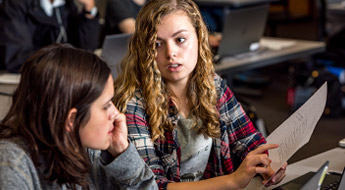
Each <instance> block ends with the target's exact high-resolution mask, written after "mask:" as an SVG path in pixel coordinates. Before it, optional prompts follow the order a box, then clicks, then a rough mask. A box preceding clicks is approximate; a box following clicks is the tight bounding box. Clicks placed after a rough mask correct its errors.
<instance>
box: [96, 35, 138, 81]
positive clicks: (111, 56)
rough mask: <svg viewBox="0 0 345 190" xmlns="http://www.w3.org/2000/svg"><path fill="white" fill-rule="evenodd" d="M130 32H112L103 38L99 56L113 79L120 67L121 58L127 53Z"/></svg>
mask: <svg viewBox="0 0 345 190" xmlns="http://www.w3.org/2000/svg"><path fill="white" fill-rule="evenodd" d="M131 36H132V34H112V35H107V36H105V38H104V42H103V46H102V53H101V58H102V59H103V60H104V61H105V62H106V63H107V64H108V66H109V67H110V69H111V74H112V76H113V78H114V79H115V78H116V77H117V75H118V72H119V69H120V63H121V60H122V59H123V58H124V56H125V55H126V53H127V49H128V43H129V39H130V38H131Z"/></svg>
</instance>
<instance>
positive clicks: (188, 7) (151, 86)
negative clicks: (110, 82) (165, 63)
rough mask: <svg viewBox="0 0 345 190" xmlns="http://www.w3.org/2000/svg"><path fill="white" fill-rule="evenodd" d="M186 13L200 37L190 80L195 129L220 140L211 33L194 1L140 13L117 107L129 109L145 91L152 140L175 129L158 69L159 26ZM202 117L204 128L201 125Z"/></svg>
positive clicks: (167, 2) (170, 0)
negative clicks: (138, 92) (168, 17)
mask: <svg viewBox="0 0 345 190" xmlns="http://www.w3.org/2000/svg"><path fill="white" fill-rule="evenodd" d="M175 11H183V12H185V13H186V15H188V16H189V17H190V20H191V22H192V24H193V26H194V28H195V31H196V33H197V37H198V49H199V52H198V62H197V64H196V67H195V69H194V71H193V73H192V77H191V78H190V81H189V87H188V92H187V97H189V104H190V107H191V112H190V113H191V114H192V115H193V116H194V118H195V119H194V120H195V121H194V126H193V130H195V131H196V132H197V133H199V134H200V133H202V134H205V135H207V136H210V137H219V135H220V129H219V113H218V110H217V108H216V106H217V92H216V88H215V85H214V75H215V71H214V67H213V63H212V53H211V50H210V48H209V43H208V31H207V28H206V26H205V24H204V22H203V20H202V17H201V14H200V12H199V9H198V7H197V5H196V4H195V3H194V2H193V1H192V0H151V1H149V2H148V3H147V4H146V5H145V6H144V7H143V8H142V9H141V11H140V12H139V14H138V16H137V20H136V26H135V33H134V34H133V36H132V38H131V40H130V43H129V47H128V53H127V55H126V56H125V58H124V59H123V61H122V64H121V69H122V71H121V72H120V73H121V74H120V75H119V77H118V78H117V79H116V80H115V82H114V84H115V97H114V100H115V102H114V103H115V105H116V107H117V108H119V109H120V111H122V112H124V111H125V110H126V105H127V102H128V101H129V100H130V99H131V98H132V97H133V95H134V92H135V90H136V89H139V88H140V89H141V90H142V95H143V97H144V99H145V106H146V107H145V110H146V113H147V115H148V117H149V123H150V130H151V138H152V140H153V141H155V140H157V139H162V140H163V139H165V137H164V131H165V130H172V129H173V128H174V126H173V124H172V123H171V121H169V120H168V119H167V117H168V113H169V105H168V104H169V95H171V94H169V90H168V89H167V87H166V84H165V82H164V79H163V78H162V76H161V73H160V71H159V69H158V66H157V63H156V61H155V58H156V56H157V50H156V45H155V42H156V40H157V26H158V25H159V24H160V22H161V20H162V18H163V17H164V16H165V15H168V14H170V13H173V12H175ZM196 118H199V119H200V120H201V121H202V123H203V125H201V126H200V125H198V124H197V123H198V122H197V121H196V120H197V119H196Z"/></svg>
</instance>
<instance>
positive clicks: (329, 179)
mask: <svg viewBox="0 0 345 190" xmlns="http://www.w3.org/2000/svg"><path fill="white" fill-rule="evenodd" d="M327 168H328V161H327V162H326V163H325V164H323V165H322V166H321V167H320V169H319V170H318V171H317V172H308V173H306V174H304V175H302V176H300V177H298V178H295V179H293V180H291V181H289V182H287V183H285V184H283V185H281V186H279V187H277V188H274V189H273V190H296V189H300V190H317V189H321V190H344V189H345V175H344V172H345V168H344V171H343V174H342V175H340V174H333V173H332V174H326V171H327Z"/></svg>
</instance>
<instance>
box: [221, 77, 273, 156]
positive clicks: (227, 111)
mask: <svg viewBox="0 0 345 190" xmlns="http://www.w3.org/2000/svg"><path fill="white" fill-rule="evenodd" d="M218 80H219V81H220V82H219V83H218V87H217V88H218V89H219V92H220V98H219V101H218V106H219V110H220V120H221V123H223V125H224V127H223V129H222V130H226V131H227V133H226V134H227V135H228V136H227V138H228V139H229V140H228V141H229V145H230V150H231V151H232V154H233V155H236V157H237V158H239V159H240V160H243V159H244V158H245V157H246V155H247V154H248V153H249V152H250V151H252V150H254V149H256V148H257V147H258V146H260V145H262V144H265V143H266V140H265V138H264V137H263V136H262V135H261V133H260V132H259V131H257V130H256V129H255V127H254V125H253V123H252V122H251V120H250V119H249V117H248V116H247V114H246V113H245V111H244V110H243V108H242V106H241V105H240V103H239V102H237V100H236V98H235V96H234V94H233V92H232V91H231V90H230V89H229V87H228V86H227V85H226V84H225V82H224V81H223V80H222V79H220V77H219V79H218ZM221 125H222V124H221Z"/></svg>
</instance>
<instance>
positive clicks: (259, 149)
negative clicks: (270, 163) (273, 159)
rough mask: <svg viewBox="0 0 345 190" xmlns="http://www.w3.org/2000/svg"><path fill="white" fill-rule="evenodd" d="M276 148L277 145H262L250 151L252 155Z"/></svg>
mask: <svg viewBox="0 0 345 190" xmlns="http://www.w3.org/2000/svg"><path fill="white" fill-rule="evenodd" d="M275 148H278V144H264V145H261V146H259V147H258V148H256V149H255V150H253V151H251V153H253V154H261V153H264V152H265V151H267V150H271V149H275Z"/></svg>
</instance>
